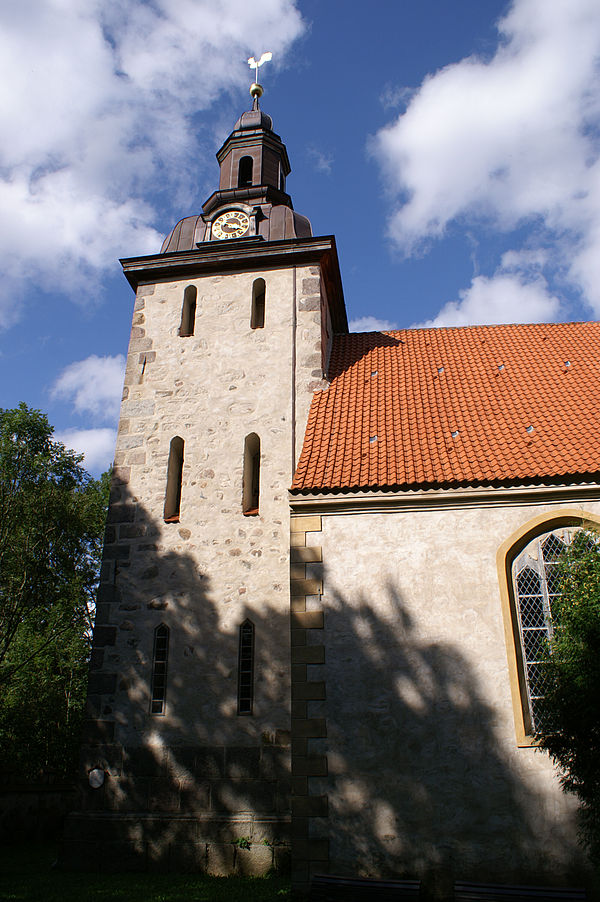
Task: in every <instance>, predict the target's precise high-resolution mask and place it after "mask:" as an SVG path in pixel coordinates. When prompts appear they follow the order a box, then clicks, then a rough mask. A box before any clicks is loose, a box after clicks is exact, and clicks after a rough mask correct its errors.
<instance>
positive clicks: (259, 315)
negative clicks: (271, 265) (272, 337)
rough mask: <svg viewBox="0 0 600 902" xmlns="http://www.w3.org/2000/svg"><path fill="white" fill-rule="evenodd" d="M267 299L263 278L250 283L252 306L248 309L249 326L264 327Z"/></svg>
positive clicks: (253, 327)
mask: <svg viewBox="0 0 600 902" xmlns="http://www.w3.org/2000/svg"><path fill="white" fill-rule="evenodd" d="M266 300H267V283H266V282H265V280H264V279H263V278H258V279H255V280H254V282H253V283H252V307H251V310H250V328H251V329H264V327H265V307H266Z"/></svg>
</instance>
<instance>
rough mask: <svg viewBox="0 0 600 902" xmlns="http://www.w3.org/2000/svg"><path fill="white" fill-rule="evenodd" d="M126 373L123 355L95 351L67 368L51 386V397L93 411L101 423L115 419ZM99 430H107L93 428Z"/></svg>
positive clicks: (83, 412)
mask: <svg viewBox="0 0 600 902" xmlns="http://www.w3.org/2000/svg"><path fill="white" fill-rule="evenodd" d="M124 375H125V358H124V356H123V355H122V354H117V356H116V357H97V356H96V355H95V354H92V355H91V356H90V357H86V359H85V360H78V361H76V362H75V363H71V364H69V366H67V367H65V369H64V370H63V371H62V373H61V374H60V376H59V377H58V379H57V380H56V382H55V383H54V385H53V386H52V388H51V390H50V397H51V398H53V399H60V400H66V401H71V403H72V404H73V407H74V409H75V411H76V412H77V413H79V414H92V415H93V416H94V417H95V418H96V420H100V421H101V422H102V421H103V422H113V421H114V420H116V419H117V417H118V416H119V404H120V400H121V392H122V388H123V378H124ZM97 431H100V432H106V431H107V430H92V432H97ZM108 431H110V430H108ZM74 434H75V433H74Z"/></svg>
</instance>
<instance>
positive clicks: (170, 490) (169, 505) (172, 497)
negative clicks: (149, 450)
mask: <svg viewBox="0 0 600 902" xmlns="http://www.w3.org/2000/svg"><path fill="white" fill-rule="evenodd" d="M182 475H183V439H182V438H179V436H178V435H176V436H175V438H173V439H171V446H170V448H169V463H168V466H167V490H166V492H165V510H164V518H165V523H179V508H180V506H181V477H182Z"/></svg>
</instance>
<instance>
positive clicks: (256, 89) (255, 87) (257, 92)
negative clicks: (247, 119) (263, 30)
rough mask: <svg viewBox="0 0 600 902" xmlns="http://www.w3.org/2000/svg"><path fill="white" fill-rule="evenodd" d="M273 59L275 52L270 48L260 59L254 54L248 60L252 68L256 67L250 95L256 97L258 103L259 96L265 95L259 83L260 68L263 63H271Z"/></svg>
mask: <svg viewBox="0 0 600 902" xmlns="http://www.w3.org/2000/svg"><path fill="white" fill-rule="evenodd" d="M272 59H273V54H272V53H271V51H270V50H267V51H265V53H263V54H262V56H261V58H260V59H259V60H256V59H255V58H254V57H253V56H251V57H250V59H249V60H248V65H249V66H250V68H251V69H254V82H253V84H252V85H251V86H250V95H251V96H252V97H253V98H254V100H255V102H257V103H258V98H259V97H262V95H263V87H262V85H259V83H258V70H259V69H260V67H261V66H262V65H263V63H270V62H271V60H272Z"/></svg>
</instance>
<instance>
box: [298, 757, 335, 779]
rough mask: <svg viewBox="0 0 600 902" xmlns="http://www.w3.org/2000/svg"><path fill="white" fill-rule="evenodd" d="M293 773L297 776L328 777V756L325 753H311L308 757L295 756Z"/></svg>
mask: <svg viewBox="0 0 600 902" xmlns="http://www.w3.org/2000/svg"><path fill="white" fill-rule="evenodd" d="M292 774H293V775H294V776H295V777H326V776H327V757H326V756H325V755H309V756H307V757H306V758H302V757H297V758H294V760H293V761H292Z"/></svg>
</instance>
